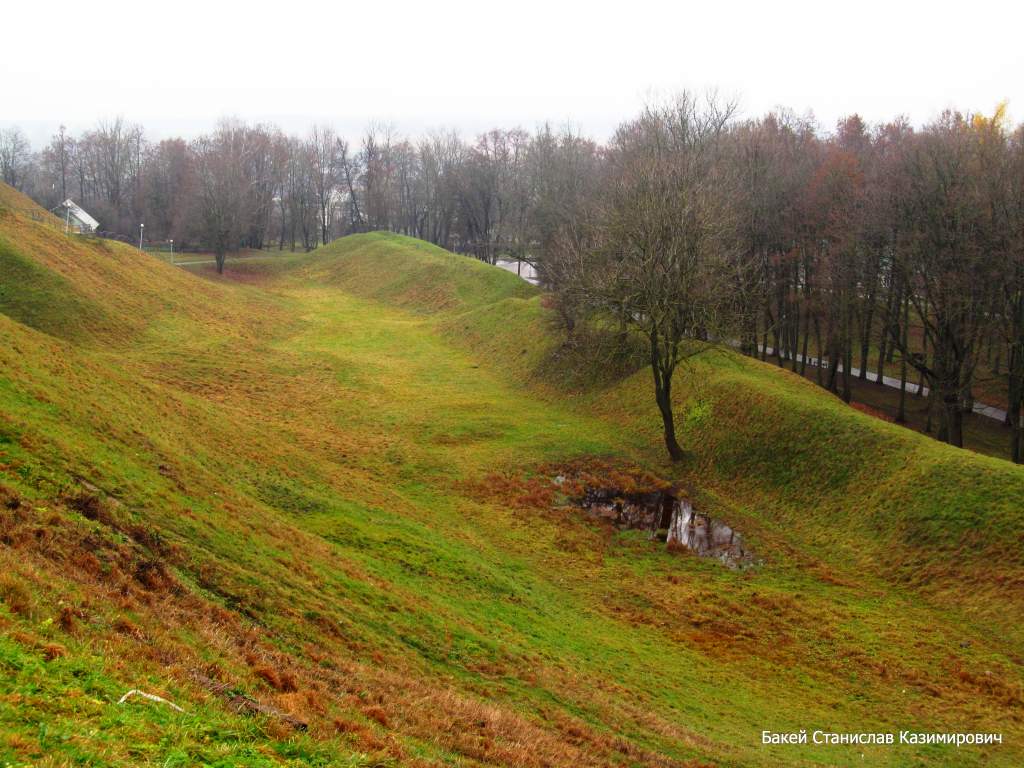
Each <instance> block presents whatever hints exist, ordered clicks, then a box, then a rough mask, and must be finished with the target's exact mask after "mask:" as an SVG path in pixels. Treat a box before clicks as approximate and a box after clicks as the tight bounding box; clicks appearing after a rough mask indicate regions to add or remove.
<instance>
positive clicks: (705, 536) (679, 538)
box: [554, 475, 754, 568]
mask: <svg viewBox="0 0 1024 768" xmlns="http://www.w3.org/2000/svg"><path fill="white" fill-rule="evenodd" d="M554 482H555V483H556V484H557V485H563V483H564V482H565V477H564V476H562V475H559V476H558V477H556V478H555V479H554ZM572 501H573V503H574V504H576V505H577V506H579V507H581V508H582V509H584V510H585V511H586V512H587V514H589V515H590V516H591V517H593V518H595V519H598V520H604V521H606V522H608V523H611V524H612V525H614V526H615V527H616V528H619V529H622V530H643V531H649V532H650V534H651V538H652V539H653V538H659V539H661V540H663V541H664V542H665V543H666V544H667V546H668V547H669V548H670V549H686V550H689V551H690V552H693V553H694V554H695V555H698V556H699V557H711V558H714V559H716V560H719V561H720V562H722V563H723V564H724V565H726V566H728V567H729V568H743V567H745V566H748V565H752V564H753V563H754V553H753V552H751V551H750V550H749V549H747V547H746V545H745V544H744V542H743V537H742V536H741V535H740V534H739V533H737V532H736V531H735V530H733V528H732V527H731V526H729V525H727V524H726V523H724V522H722V521H721V520H718V519H716V518H713V517H711V516H710V515H706V514H703V513H701V512H697V511H695V510H694V509H693V505H692V504H691V503H690V501H689V500H687V499H682V498H679V497H677V496H676V495H675V494H673V493H672V492H670V491H650V492H644V493H623V492H622V491H619V490H617V489H614V488H585V489H584V492H583V495H582V496H580V497H576V498H573V499H572Z"/></svg>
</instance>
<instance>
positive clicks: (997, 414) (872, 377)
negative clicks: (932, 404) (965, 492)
mask: <svg viewBox="0 0 1024 768" xmlns="http://www.w3.org/2000/svg"><path fill="white" fill-rule="evenodd" d="M758 349H759V350H760V349H764V351H765V356H766V357H767V356H774V355H775V350H774V349H773V348H772V347H762V346H761V345H760V344H759V345H758ZM788 359H789V357H788V356H787V357H784V358H783V360H788ZM803 359H804V356H803V355H800V354H798V355H797V356H796V361H797V362H798V363H801V362H803ZM807 364H808V365H809V366H811V367H813V368H818V367H821V368H828V361H827V360H826V361H824V362H822V361H821V360H819V359H818V358H816V357H808V358H807ZM839 370H840V371H842V370H843V366H842V364H841V363H840V365H839ZM850 373H851V374H852V375H853V376H854V378H856V377H858V376H860V368H850ZM867 378H868V381H874V382H877V381H878V374H877V373H875V372H874V371H872V370H869V371H868V372H867ZM882 384H884V385H885V386H887V387H892V388H893V389H899V388H900V380H899V379H894V378H893V377H892V376H883V377H882ZM917 390H918V386H917V384H914V383H912V382H909V381H908V382H907V392H909V393H911V394H917ZM921 394H922V395H925V396H927V395H928V387H921ZM974 412H975V413H977V414H979V415H980V416H987V417H988V418H990V419H996V420H997V421H1000V422H1003V421H1006V411H1004V410H1002V409H1001V408H996V407H995V406H994V405H985V403H979V402H977V401H975V403H974Z"/></svg>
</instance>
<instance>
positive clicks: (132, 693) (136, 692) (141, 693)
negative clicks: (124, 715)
mask: <svg viewBox="0 0 1024 768" xmlns="http://www.w3.org/2000/svg"><path fill="white" fill-rule="evenodd" d="M132 696H141V697H142V698H144V699H149V700H150V701H155V702H158V703H160V704H166V705H167V706H168V707H170V708H171V709H173V710H175V711H177V712H181V713H182V714H184V712H185V710H184V709H182V708H181V707H179V706H178V705H177V704H175V703H174V702H173V701H168V700H167V699H165V698H163V697H162V696H157V695H156V694H153V693H146V692H145V691H140V690H139V689H137V688H132V689H131V690H130V691H128V693H126V694H125V695H124V696H122V697H121V698H120V699H118V700H117V703H118V704H124V703H125V702H126V701H127V700H128V699H129V698H130V697H132Z"/></svg>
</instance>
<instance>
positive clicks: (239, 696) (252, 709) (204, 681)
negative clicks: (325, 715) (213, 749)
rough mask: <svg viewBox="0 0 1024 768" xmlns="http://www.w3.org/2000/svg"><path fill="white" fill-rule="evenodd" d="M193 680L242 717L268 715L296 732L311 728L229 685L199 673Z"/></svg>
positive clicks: (195, 673) (194, 674)
mask: <svg viewBox="0 0 1024 768" xmlns="http://www.w3.org/2000/svg"><path fill="white" fill-rule="evenodd" d="M192 679H193V680H195V681H196V682H197V683H199V684H200V685H201V686H203V687H204V688H206V689H207V690H208V691H210V692H211V693H214V694H216V695H218V696H220V697H222V698H223V699H224V700H225V701H227V703H228V706H229V707H231V709H232V710H234V711H235V712H236V713H238V714H240V715H266V716H268V717H276V718H277V719H278V720H280V721H281V722H283V723H286V724H287V725H290V726H291V727H292V728H294V729H295V730H296V731H305V730H307V729H308V728H309V724H308V723H307V722H305V721H304V720H300V719H299V718H297V717H294V716H293V715H289V714H288V713H287V712H282V711H281V710H279V709H277V708H276V707H272V706H270V705H269V704H263V703H262V702H259V701H256V699H254V698H252V697H251V696H246V695H245V694H244V693H239V692H238V691H236V690H233V689H232V688H231V686H229V685H228V684H227V683H220V682H217V681H216V680H213V679H212V678H209V677H207V676H206V675H203V674H200V673H198V672H193V673H192Z"/></svg>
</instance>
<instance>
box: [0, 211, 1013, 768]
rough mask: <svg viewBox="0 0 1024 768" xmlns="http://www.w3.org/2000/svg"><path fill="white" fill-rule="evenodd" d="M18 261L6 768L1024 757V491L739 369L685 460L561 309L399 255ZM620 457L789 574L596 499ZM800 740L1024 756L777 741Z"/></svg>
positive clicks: (721, 361) (747, 366) (59, 247)
mask: <svg viewBox="0 0 1024 768" xmlns="http://www.w3.org/2000/svg"><path fill="white" fill-rule="evenodd" d="M0 244H2V250H0V268H2V272H0V275H2V288H0V297H2V298H0V496H2V497H3V499H2V501H3V504H2V505H0V541H2V542H3V546H2V547H0V574H2V575H0V666H2V667H3V669H4V673H5V674H4V675H3V676H2V678H0V734H2V736H0V761H2V762H10V763H12V764H15V765H18V764H33V765H64V764H68V763H71V762H76V761H77V762H81V763H85V764H90V763H91V764H98V765H102V764H125V765H127V764H131V765H139V764H152V765H195V764H208V765H279V764H293V765H300V764H301V765H306V764H309V765H436V764H460V765H521V766H554V765H570V764H572V765H595V766H596V765H637V766H639V765H664V766H671V765H709V764H710V765H854V764H856V765H861V764H863V762H864V759H865V757H862V754H863V755H866V757H867V759H869V760H870V761H871V762H873V763H874V764H895V765H919V764H935V765H943V764H945V765H981V764H995V765H1000V764H1001V765H1015V764H1017V763H1019V761H1020V759H1021V757H1022V755H1024V752H1022V751H1021V748H1020V747H1019V744H1020V743H1021V735H1022V732H1024V728H1022V725H1021V721H1020V718H1021V713H1022V702H1021V695H1020V692H1021V689H1020V681H1021V655H1020V651H1021V641H1020V637H1019V635H1017V634H1015V633H1014V631H1012V627H1013V621H1012V618H1010V617H1006V616H1003V617H997V616H995V615H994V612H993V611H991V610H989V609H987V608H986V605H987V602H986V599H982V597H972V596H971V595H966V594H961V593H960V591H958V590H957V589H956V588H955V585H956V584H957V583H962V584H966V585H968V586H967V588H966V589H965V590H963V591H964V592H972V591H973V592H979V593H980V592H983V591H987V592H988V593H990V594H991V595H992V596H995V597H996V598H998V599H1000V600H1002V601H1003V604H1004V605H1005V606H1009V607H1008V608H1007V613H1008V612H1009V611H1010V610H1012V609H1015V606H1018V605H1019V602H1017V601H1019V596H1017V595H1016V593H1017V591H1018V590H1017V585H1019V581H1015V580H1017V579H1019V578H1020V574H1021V569H1020V567H1019V565H1020V562H1019V557H1020V555H1019V553H1016V554H1015V553H1012V552H1007V553H1006V559H1004V560H1000V561H998V562H997V563H995V566H996V567H994V568H992V569H990V570H991V572H986V571H985V569H983V568H982V564H983V563H984V562H985V561H986V559H988V558H991V557H992V555H993V553H995V552H997V551H1000V546H1001V545H1000V543H999V538H998V537H997V536H991V537H985V536H977V535H976V536H974V537H971V536H969V535H966V534H965V531H966V530H968V529H969V528H971V527H972V526H974V527H975V530H977V526H978V524H979V523H980V522H982V521H984V522H987V523H988V524H990V525H991V526H992V530H993V531H996V532H998V533H999V535H1000V536H1011V537H1012V536H1017V535H1018V532H1019V526H1020V517H1019V512H1017V513H1015V510H1014V508H1013V506H1012V504H1011V503H1010V502H1012V497H1013V495H1014V494H1016V497H1017V498H1019V491H1020V489H1021V482H1022V481H1021V476H1020V474H1019V473H1018V472H1017V470H1016V469H1015V468H1012V467H1008V465H1004V464H1002V463H1000V462H995V461H993V462H991V463H987V462H985V461H983V460H979V459H977V457H968V456H967V455H966V454H965V455H962V456H961V455H954V454H952V453H950V452H949V451H947V450H946V449H942V448H941V447H940V446H933V445H931V444H927V443H925V442H924V441H923V440H918V439H916V438H915V436H913V435H910V434H909V433H908V434H904V433H901V432H899V431H898V430H896V429H895V428H893V427H890V426H887V425H884V424H881V423H879V422H875V421H872V420H870V419H868V418H867V417H864V416H860V415H857V414H855V413H853V412H850V411H849V410H848V409H845V408H844V407H843V406H841V404H839V403H837V402H835V401H833V400H832V399H831V398H829V397H827V396H826V395H823V394H822V393H820V392H817V391H815V390H814V389H813V388H811V387H808V386H805V385H803V384H802V383H801V382H799V381H797V380H795V378H794V377H789V376H786V375H785V374H781V373H778V372H776V371H773V370H771V369H770V368H768V367H766V366H761V365H759V364H757V363H756V362H752V361H746V360H742V359H739V358H735V357H733V356H730V355H725V356H721V357H709V358H707V360H706V361H704V362H703V363H702V364H701V368H700V369H699V370H698V371H696V373H699V376H697V375H695V376H693V377H692V378H693V379H694V383H693V384H692V385H691V384H684V383H682V382H681V386H682V388H683V390H682V392H683V394H682V396H681V398H680V411H681V417H682V418H683V420H684V422H685V423H686V425H687V426H686V432H685V434H686V436H687V440H688V441H689V445H690V446H691V447H692V449H693V458H692V460H691V462H689V463H688V464H687V465H686V466H685V467H682V468H674V467H670V466H667V465H666V464H665V463H664V461H663V460H662V458H661V456H660V449H659V445H658V442H657V433H656V427H657V424H656V420H655V418H654V412H653V409H652V408H651V407H650V404H649V402H648V396H647V380H646V377H645V376H644V374H643V372H640V373H637V374H636V375H634V376H633V377H630V378H627V379H624V380H619V381H609V380H608V379H607V378H601V379H600V380H601V382H602V383H601V384H595V385H593V386H589V387H584V388H574V389H572V390H567V389H566V387H565V384H564V382H561V381H559V380H558V377H557V376H556V375H554V374H553V373H552V372H553V371H556V370H557V366H553V365H552V364H551V360H552V356H553V355H557V354H560V350H561V347H560V344H561V341H560V339H559V338H558V337H557V336H556V335H555V334H554V333H553V332H552V331H551V330H550V328H549V319H548V317H547V311H546V310H545V309H544V308H543V306H542V300H541V298H540V297H539V296H538V295H537V293H536V291H534V290H533V289H531V288H529V287H528V286H526V285H525V284H523V283H521V282H520V281H518V279H517V278H516V277H515V276H513V275H511V274H507V273H503V272H501V271H499V270H496V269H494V268H489V267H487V266H486V265H482V264H478V263H476V262H473V261H471V260H468V259H462V258H460V257H455V256H452V255H450V254H446V253H444V252H443V251H440V250H439V249H436V248H433V247H432V246H428V245H426V244H422V243H418V242H416V241H411V240H408V239H405V238H398V237H396V236H391V235H383V234H372V235H364V236H359V237H353V238H346V239H345V240H342V241H339V242H338V243H335V244H332V245H331V246H329V247H328V248H325V249H321V250H320V251H318V252H315V253H313V254H310V255H308V256H303V257H294V258H282V259H281V260H280V261H273V262H267V261H261V262H247V263H245V264H244V265H243V264H236V265H231V264H230V262H229V268H228V274H227V276H226V277H225V278H224V279H220V280H218V279H215V278H214V277H212V276H210V275H207V274H200V275H193V274H189V273H187V272H184V271H175V269H173V268H171V267H169V266H167V265H165V264H163V263H161V262H159V261H157V260H154V259H151V258H148V257H145V256H144V255H142V254H139V253H138V252H137V251H134V249H131V248H127V247H124V246H119V245H115V244H106V243H97V242H90V241H87V240H78V239H74V238H66V237H65V236H64V235H63V234H61V233H60V232H59V231H55V230H54V228H53V227H51V226H48V225H47V224H45V223H43V222H40V221H36V220H35V219H33V218H32V217H31V216H27V215H25V214H24V213H23V209H22V210H19V209H18V207H17V206H13V205H8V206H7V207H6V209H4V208H3V207H2V206H0ZM9 265H15V267H14V268H9ZM15 269H16V270H18V271H15ZM12 275H17V279H16V280H15V279H13V278H12V277H11V276H12ZM31 292H36V294H37V295H38V296H39V297H40V298H38V299H36V300H29V299H28V298H26V297H30V293H31ZM69 328H73V329H74V331H73V332H68V331H66V329H69ZM698 381H699V383H696V382H698ZM794 406H797V407H799V408H800V409H803V410H802V411H801V413H797V414H791V413H790V411H791V410H792V409H793V407H794ZM815 441H817V443H818V444H817V445H815V444H814V442H815ZM593 457H604V458H610V459H615V460H620V461H628V462H633V463H637V464H640V465H642V466H645V467H648V468H650V469H653V470H655V471H657V472H659V473H661V474H663V475H664V476H666V477H668V478H670V479H674V480H675V479H678V480H680V481H682V482H685V483H688V484H690V485H691V486H692V487H693V489H694V494H695V496H696V498H697V501H698V503H699V504H701V505H702V506H703V507H705V508H707V509H712V510H714V511H715V512H717V513H718V514H719V515H721V516H722V517H724V518H726V519H727V520H728V521H729V522H730V523H733V524H734V525H735V526H736V527H737V528H739V529H740V530H741V531H742V532H743V533H744V534H745V535H746V536H747V537H748V538H749V540H750V541H751V542H752V543H753V545H754V546H755V547H756V548H757V551H758V554H759V555H760V556H762V557H763V559H764V563H763V564H762V565H761V566H759V567H757V568H754V569H751V570H748V571H730V570H727V569H725V568H723V567H721V566H719V565H718V564H716V563H712V562H709V561H705V560H701V559H698V558H695V557H690V556H687V555H685V554H672V553H669V552H666V551H665V549H664V546H663V545H660V544H658V543H656V542H650V541H648V540H647V539H646V538H645V537H644V536H643V535H640V534H636V533H629V532H616V531H614V530H612V529H610V528H607V527H604V526H602V525H599V524H597V523H593V522H590V521H588V520H586V519H584V518H583V516H582V515H581V514H580V513H579V512H577V511H576V510H574V509H572V508H566V507H563V506H561V505H560V501H559V499H558V498H557V497H556V495H555V493H554V486H553V485H552V483H551V482H550V470H549V469H548V467H551V466H553V465H560V464H562V463H565V462H569V461H574V460H583V461H591V460H592V459H593ZM773 457H775V458H778V459H781V460H782V461H781V463H782V464H783V466H782V467H781V468H780V466H779V464H780V462H776V461H772V458H773ZM844 466H845V469H844ZM864 479H867V480H870V481H871V486H870V488H865V489H858V488H857V486H858V483H859V482H861V481H862V480H864ZM965 479H967V480H971V481H973V482H974V483H975V486H974V488H973V489H972V490H971V491H970V496H966V494H964V492H962V491H961V490H959V484H960V483H961V482H963V481H964V480H965ZM982 480H983V481H984V482H982ZM908 485H909V489H910V490H919V491H922V492H924V493H926V494H927V495H928V498H929V500H928V501H927V502H918V501H917V500H916V499H917V496H918V495H920V494H911V493H910V492H909V490H905V488H906V487H907V486H908ZM1007 494H1008V495H1009V498H1010V501H1007V499H1006V498H1004V495H1007ZM944 498H945V499H946V500H947V501H949V500H952V501H954V502H955V501H956V500H957V499H961V498H970V499H971V500H972V502H974V504H973V510H972V511H970V512H967V511H960V510H959V509H958V508H957V507H956V506H950V505H948V503H943V499H944ZM855 510H859V512H860V514H856V513H855ZM943 518H945V519H943ZM836 530H838V531H840V532H841V535H839V536H836V535H834V534H833V533H831V531H836ZM837 540H838V543H837ZM1007 549H1010V548H1007ZM915 574H916V575H915ZM994 629H998V630H1000V631H999V632H995V631H994ZM132 688H139V689H142V690H145V691H148V692H152V693H156V694H159V695H161V696H165V697H166V698H168V699H170V700H172V701H174V702H175V703H177V704H178V705H180V706H181V707H182V708H183V709H185V712H184V713H178V712H176V711H174V710H173V709H171V708H169V707H167V706H164V705H161V704H159V703H154V702H148V701H144V700H138V699H134V700H131V701H130V702H129V703H126V704H123V705H118V704H116V703H115V702H116V701H117V699H118V698H119V697H120V696H121V695H122V694H123V693H125V692H126V691H128V690H129V689H132ZM238 694H244V695H245V696H247V697H249V699H247V700H244V701H248V700H252V701H256V702H259V706H261V707H263V711H262V713H260V712H257V713H255V714H252V713H251V712H250V713H247V711H246V707H245V706H244V705H242V706H241V709H242V710H243V711H242V712H241V713H239V712H238V711H237V710H238V709H239V708H240V705H239V702H240V701H243V700H241V699H238V698H237V695H238ZM232 697H236V698H234V699H232ZM271 707H272V708H273V710H274V712H270V711H269V710H268V709H267V708H271ZM251 709H252V707H251V706H250V707H249V710H251ZM281 715H288V716H290V717H293V718H299V719H301V720H302V721H303V722H305V723H307V724H308V729H307V730H305V731H296V730H295V729H294V727H293V725H292V724H291V721H289V720H288V719H286V718H284V717H282V716H281ZM800 727H810V728H815V727H820V728H823V729H826V730H828V729H835V730H842V729H852V730H857V731H866V730H878V729H886V730H888V729H895V728H909V729H920V730H929V731H931V730H971V731H976V730H984V731H993V730H994V731H1001V732H1003V733H1004V744H1003V745H1002V746H995V747H987V748H971V749H961V750H959V751H957V750H955V749H953V748H948V747H938V746H929V747H907V746H904V747H898V748H888V747H871V746H865V747H856V748H848V747H845V748H839V747H821V746H814V745H807V746H802V747H770V748H769V747H762V746H761V744H760V731H761V730H762V729H771V730H784V729H793V728H800Z"/></svg>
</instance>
